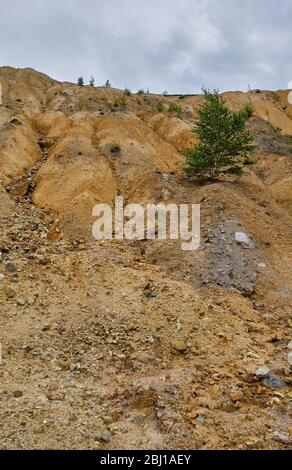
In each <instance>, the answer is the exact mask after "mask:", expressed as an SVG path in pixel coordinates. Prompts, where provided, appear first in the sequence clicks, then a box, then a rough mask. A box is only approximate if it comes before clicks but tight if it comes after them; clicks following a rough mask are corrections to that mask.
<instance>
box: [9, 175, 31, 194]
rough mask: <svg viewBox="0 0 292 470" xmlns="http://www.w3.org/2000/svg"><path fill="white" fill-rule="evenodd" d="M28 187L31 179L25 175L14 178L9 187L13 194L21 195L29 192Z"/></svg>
mask: <svg viewBox="0 0 292 470" xmlns="http://www.w3.org/2000/svg"><path fill="white" fill-rule="evenodd" d="M28 189H29V181H28V179H27V178H25V177H22V178H15V179H13V180H12V182H11V183H10V185H9V187H8V188H7V190H8V192H9V194H10V195H11V196H21V197H24V196H25V195H26V194H27V192H28Z"/></svg>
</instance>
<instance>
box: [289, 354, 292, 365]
mask: <svg viewBox="0 0 292 470" xmlns="http://www.w3.org/2000/svg"><path fill="white" fill-rule="evenodd" d="M288 363H289V365H290V366H292V352H290V353H289V354H288Z"/></svg>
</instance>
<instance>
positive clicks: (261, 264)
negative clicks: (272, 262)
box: [258, 263, 267, 269]
mask: <svg viewBox="0 0 292 470" xmlns="http://www.w3.org/2000/svg"><path fill="white" fill-rule="evenodd" d="M266 267H267V265H266V264H265V263H259V264H258V269H266Z"/></svg>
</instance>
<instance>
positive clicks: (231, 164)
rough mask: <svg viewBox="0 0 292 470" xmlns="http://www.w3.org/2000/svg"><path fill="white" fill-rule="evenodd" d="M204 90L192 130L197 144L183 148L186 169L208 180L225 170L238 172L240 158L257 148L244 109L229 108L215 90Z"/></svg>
mask: <svg viewBox="0 0 292 470" xmlns="http://www.w3.org/2000/svg"><path fill="white" fill-rule="evenodd" d="M203 92H204V102H203V104H202V105H201V107H200V108H199V110H198V118H197V121H196V123H195V127H194V130H193V132H194V134H195V136H196V137H197V139H198V144H196V145H195V146H194V147H193V148H190V149H187V150H186V156H187V164H186V172H187V174H189V175H194V174H195V175H203V176H207V177H208V178H209V179H211V180H214V179H216V178H218V177H219V176H220V175H221V174H224V173H231V174H240V173H241V171H242V160H243V159H244V158H247V157H248V156H249V155H250V154H252V153H253V152H254V151H255V149H256V147H255V145H254V141H253V139H254V137H253V135H252V133H251V132H250V131H249V130H248V129H247V127H246V121H247V119H248V117H247V114H246V111H245V110H244V108H242V109H241V110H240V111H238V112H235V111H232V110H230V109H229V108H228V106H227V104H226V102H225V100H224V99H223V97H222V96H220V95H219V92H218V90H214V92H210V91H208V90H206V89H203Z"/></svg>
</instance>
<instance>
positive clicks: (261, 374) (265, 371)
mask: <svg viewBox="0 0 292 470" xmlns="http://www.w3.org/2000/svg"><path fill="white" fill-rule="evenodd" d="M269 374H270V369H269V368H268V367H259V368H258V369H257V370H256V371H255V375H256V376H257V377H258V378H259V379H264V378H266V377H268V375H269Z"/></svg>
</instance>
